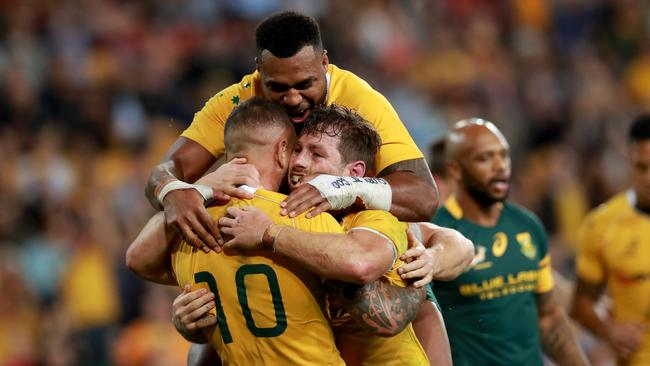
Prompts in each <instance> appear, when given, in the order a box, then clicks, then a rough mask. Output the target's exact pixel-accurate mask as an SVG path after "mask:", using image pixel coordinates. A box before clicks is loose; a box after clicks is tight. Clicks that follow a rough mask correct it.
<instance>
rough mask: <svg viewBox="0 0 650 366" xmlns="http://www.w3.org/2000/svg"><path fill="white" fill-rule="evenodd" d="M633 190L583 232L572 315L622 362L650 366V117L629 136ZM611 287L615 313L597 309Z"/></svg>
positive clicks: (595, 215) (591, 218) (595, 214)
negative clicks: (600, 311)
mask: <svg viewBox="0 0 650 366" xmlns="http://www.w3.org/2000/svg"><path fill="white" fill-rule="evenodd" d="M627 158H628V161H629V163H630V168H631V172H632V174H631V175H632V187H631V188H630V189H629V190H627V191H625V192H621V193H619V194H617V195H616V196H614V197H613V198H611V199H610V200H609V201H607V202H605V203H603V204H602V205H600V206H598V207H597V208H596V209H594V210H593V211H592V212H590V213H589V215H588V216H587V217H586V219H585V221H584V222H583V225H582V227H581V229H580V231H579V241H578V254H577V257H576V272H577V277H578V278H577V285H576V290H575V296H574V300H573V309H572V315H573V316H574V318H575V319H576V320H578V321H579V322H580V323H581V324H582V325H583V326H584V327H585V328H587V329H588V330H589V331H591V332H592V333H593V334H594V335H596V336H597V337H598V338H600V339H602V340H604V341H606V342H607V343H608V344H609V345H610V346H611V347H612V349H613V350H614V352H615V354H616V357H617V358H618V361H619V363H620V364H625V365H631V366H637V365H638V366H641V365H650V115H648V114H644V115H641V116H639V117H637V118H636V119H635V120H634V122H633V123H632V125H631V126H630V129H629V133H628V150H627ZM605 288H607V289H609V295H610V296H611V298H612V305H613V309H612V312H611V313H610V314H609V316H606V317H602V316H600V315H599V314H598V313H597V312H596V310H595V305H596V303H597V302H598V300H599V298H600V297H601V296H602V295H603V293H604V291H605Z"/></svg>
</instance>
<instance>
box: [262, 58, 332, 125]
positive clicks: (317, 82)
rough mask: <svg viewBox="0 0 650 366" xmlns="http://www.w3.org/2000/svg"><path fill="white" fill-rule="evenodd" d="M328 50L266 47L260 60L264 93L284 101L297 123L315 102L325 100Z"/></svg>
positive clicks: (275, 99)
mask: <svg viewBox="0 0 650 366" xmlns="http://www.w3.org/2000/svg"><path fill="white" fill-rule="evenodd" d="M328 62H329V61H328V58H327V53H326V52H325V51H324V50H319V49H316V50H315V49H314V47H313V46H305V47H303V48H302V49H301V50H300V51H298V53H296V54H295V55H294V56H291V57H287V58H279V57H275V56H274V55H273V54H272V53H271V52H269V51H268V50H264V51H262V54H261V56H260V57H259V58H258V60H257V67H258V69H259V71H260V77H261V83H260V84H261V88H262V94H263V95H264V97H266V98H268V99H270V100H272V101H274V102H276V103H278V104H280V105H281V106H283V107H284V109H285V110H286V111H287V113H288V114H289V116H291V120H292V121H293V122H294V123H302V122H304V121H305V118H307V115H308V114H309V111H310V109H311V108H313V107H314V106H315V105H318V104H323V103H325V95H326V94H327V77H326V74H327V65H328Z"/></svg>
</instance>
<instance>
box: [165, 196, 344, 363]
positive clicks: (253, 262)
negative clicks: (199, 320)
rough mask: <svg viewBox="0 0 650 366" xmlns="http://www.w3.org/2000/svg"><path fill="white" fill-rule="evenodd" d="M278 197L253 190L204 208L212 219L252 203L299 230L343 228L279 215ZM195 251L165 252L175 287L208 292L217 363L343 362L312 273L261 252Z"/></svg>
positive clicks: (183, 247)
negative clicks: (252, 194) (211, 299)
mask: <svg viewBox="0 0 650 366" xmlns="http://www.w3.org/2000/svg"><path fill="white" fill-rule="evenodd" d="M285 198H286V196H285V195H282V194H280V193H274V192H269V191H264V190H261V189H259V190H257V191H256V192H255V197H254V198H253V199H250V200H240V199H236V198H233V199H231V200H230V202H229V204H228V205H227V206H219V207H210V208H209V209H208V212H209V213H210V215H211V216H212V217H213V218H215V219H218V218H220V217H221V216H223V215H224V214H225V212H226V208H227V207H230V206H236V207H241V206H244V205H253V206H255V207H258V208H260V209H262V210H263V211H264V212H265V213H266V214H268V215H269V216H270V217H271V219H272V220H273V221H274V222H275V223H278V224H283V225H289V226H292V227H295V228H297V229H300V230H304V231H311V232H327V233H343V230H342V229H341V226H340V225H339V223H338V222H337V221H336V220H335V219H334V218H333V217H332V216H331V215H329V214H321V215H318V216H316V217H314V218H312V219H307V218H305V216H304V214H303V215H300V216H298V217H296V218H294V219H291V218H289V217H288V216H280V202H282V201H283V200H284V199H285ZM238 254H240V253H238V252H236V251H230V252H227V253H216V252H210V253H203V252H201V251H200V250H197V249H196V248H194V247H192V246H191V245H189V244H187V243H186V242H184V241H183V242H181V243H180V245H179V246H178V247H177V248H175V250H174V252H173V253H172V266H173V269H174V274H175V276H176V279H177V281H178V284H179V286H181V287H183V286H184V285H187V284H190V285H192V286H193V288H197V287H207V288H209V289H210V290H211V291H212V292H213V293H214V294H215V303H216V307H215V309H213V312H214V314H213V315H216V316H217V319H218V324H217V325H216V326H213V327H211V328H207V329H206V331H205V333H206V336H207V337H208V339H209V340H210V343H211V344H212V346H213V347H214V348H215V349H216V350H217V353H218V354H219V356H220V357H221V360H222V362H223V364H224V365H343V364H344V363H343V360H342V359H341V357H340V354H339V352H338V350H337V348H336V345H335V341H334V334H333V332H332V330H331V328H330V326H329V323H328V317H327V315H326V312H325V309H324V305H325V304H324V302H325V298H324V294H323V293H322V290H321V286H320V278H318V276H316V275H315V274H313V273H311V272H309V271H307V270H306V269H304V268H302V267H300V266H299V265H297V264H295V263H294V262H292V261H290V260H288V259H286V258H284V257H280V256H278V255H275V254H274V253H271V252H269V251H258V252H255V253H253V252H248V253H246V255H238Z"/></svg>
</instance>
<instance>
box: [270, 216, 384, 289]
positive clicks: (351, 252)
mask: <svg viewBox="0 0 650 366" xmlns="http://www.w3.org/2000/svg"><path fill="white" fill-rule="evenodd" d="M273 247H274V250H275V252H276V253H278V254H281V255H283V256H285V257H288V258H291V259H292V260H294V261H295V262H297V263H299V264H301V265H302V266H303V267H305V268H307V269H309V270H310V271H312V272H314V273H316V274H318V275H319V276H321V277H322V278H328V279H335V280H341V281H345V282H351V283H357V284H365V283H369V282H372V281H374V280H376V279H377V278H379V277H380V276H381V275H382V274H383V273H385V271H386V269H387V267H386V266H385V263H383V262H380V261H377V260H375V258H376V257H377V253H373V252H371V251H368V250H366V248H363V247H361V246H360V245H358V243H356V242H355V241H354V240H353V239H352V238H351V236H350V235H349V234H325V233H318V234H316V233H308V232H304V231H300V230H297V229H293V228H289V227H287V228H284V229H283V230H282V231H281V232H279V233H278V235H277V237H276V239H275V242H274V246H273Z"/></svg>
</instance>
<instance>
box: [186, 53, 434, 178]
mask: <svg viewBox="0 0 650 366" xmlns="http://www.w3.org/2000/svg"><path fill="white" fill-rule="evenodd" d="M327 73H328V75H329V83H328V89H327V101H326V103H327V105H331V104H332V103H336V104H338V105H342V106H346V107H348V108H350V109H353V110H355V111H356V112H357V113H359V114H360V115H361V116H362V117H363V118H365V119H366V120H367V121H368V122H370V124H372V126H373V127H374V128H375V129H376V130H377V133H378V134H379V136H381V142H382V144H381V147H380V148H379V152H378V153H377V156H376V157H375V169H376V172H377V173H379V172H381V171H382V170H384V169H385V168H386V167H388V166H390V165H392V164H395V163H397V162H400V161H404V160H410V159H417V158H422V157H423V155H422V152H421V151H420V149H418V147H417V146H416V145H415V142H413V139H412V138H411V135H409V133H408V131H407V130H406V127H404V124H403V123H402V121H401V120H400V119H399V116H398V115H397V112H395V109H393V107H392V106H391V105H390V103H389V102H388V100H387V99H386V98H385V97H384V96H383V95H381V94H380V93H379V92H377V91H376V90H374V89H373V88H372V87H371V86H370V85H368V83H366V82H365V81H364V80H363V79H361V78H359V77H358V76H356V75H355V74H353V73H351V72H349V71H346V70H343V69H340V68H338V67H336V66H335V65H333V64H330V65H329V67H328V69H327ZM259 83H260V74H259V72H258V71H255V72H253V73H252V74H248V75H246V76H244V78H243V79H242V80H241V81H240V82H239V83H237V84H233V85H231V86H229V87H227V88H226V89H224V90H222V91H220V92H218V93H217V94H215V95H214V96H213V97H212V98H210V100H208V102H207V103H206V104H205V106H204V107H203V109H201V110H200V111H199V112H197V113H196V114H195V115H194V120H193V121H192V124H191V125H190V126H189V127H188V128H187V129H186V130H185V131H184V132H183V133H182V135H181V136H183V137H186V138H189V139H191V140H193V141H195V142H197V143H198V144H200V145H201V146H203V147H204V148H205V149H206V150H208V151H209V152H210V153H212V155H214V156H215V157H217V158H219V157H220V156H221V155H223V152H224V142H223V128H224V125H225V123H226V118H228V115H229V114H230V112H232V110H233V109H234V108H235V107H236V106H238V105H239V104H240V103H241V102H243V101H245V100H247V99H249V98H252V97H254V96H260V95H261V94H262V92H261V86H260V85H259Z"/></svg>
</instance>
